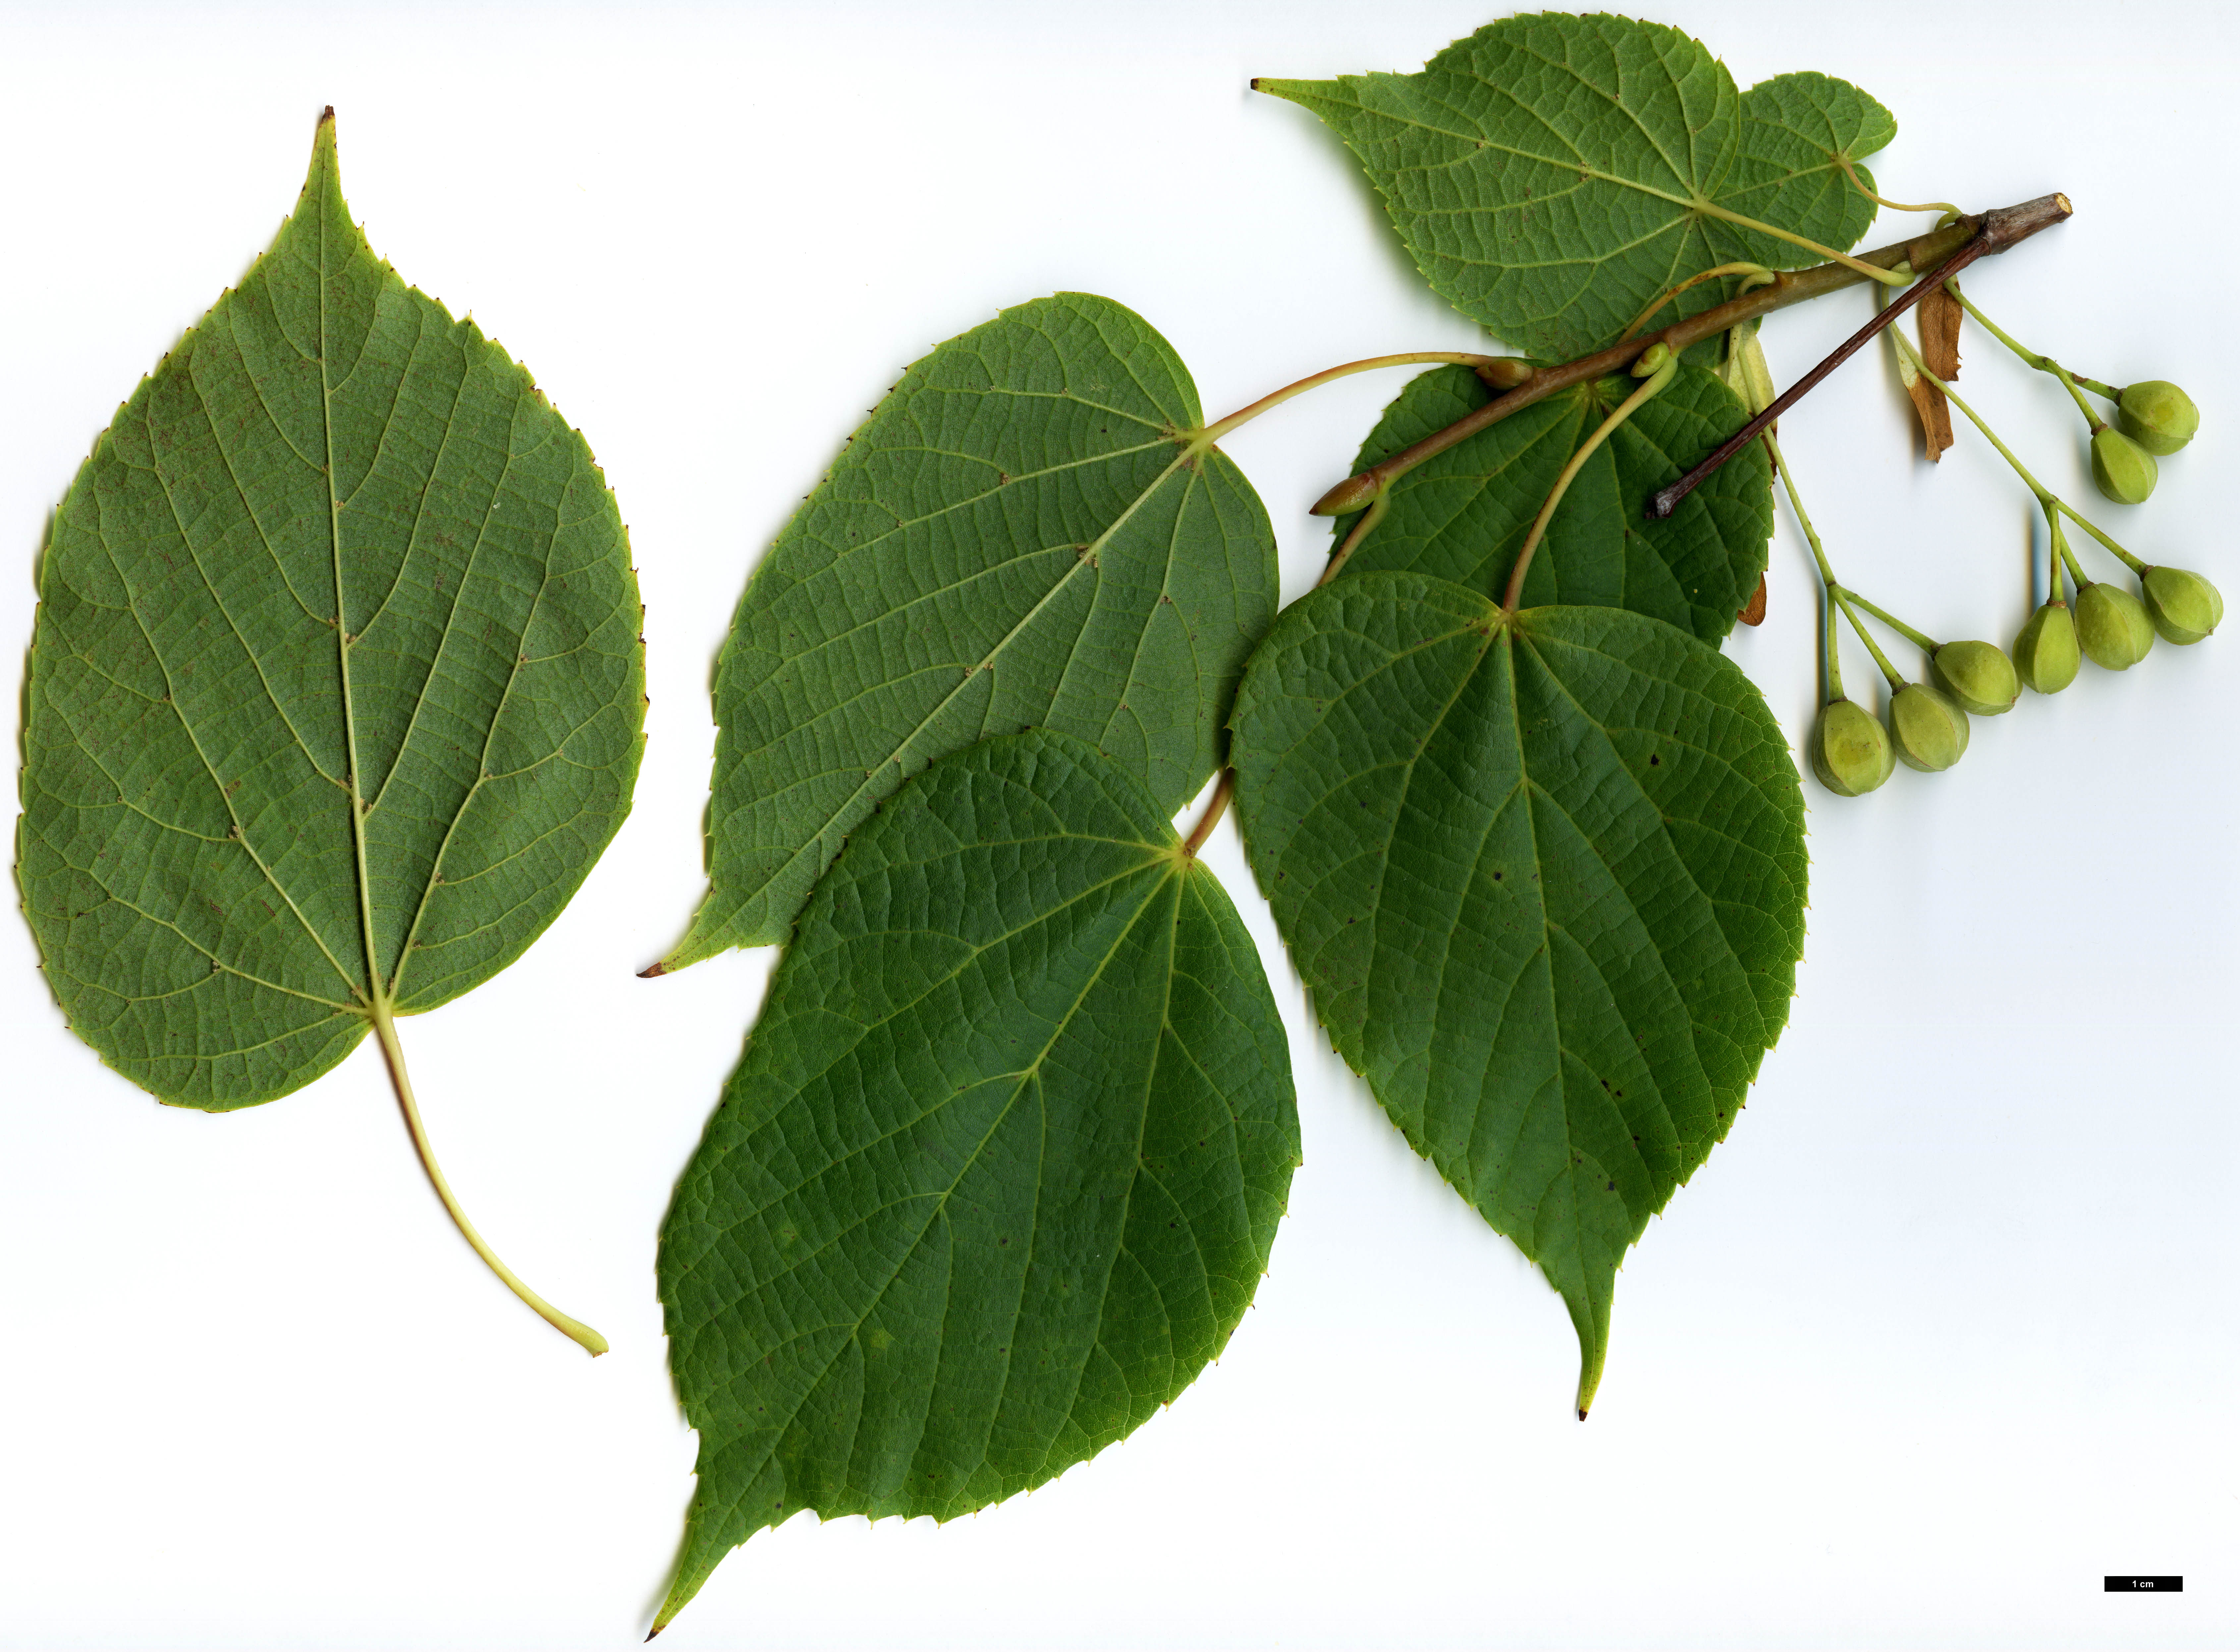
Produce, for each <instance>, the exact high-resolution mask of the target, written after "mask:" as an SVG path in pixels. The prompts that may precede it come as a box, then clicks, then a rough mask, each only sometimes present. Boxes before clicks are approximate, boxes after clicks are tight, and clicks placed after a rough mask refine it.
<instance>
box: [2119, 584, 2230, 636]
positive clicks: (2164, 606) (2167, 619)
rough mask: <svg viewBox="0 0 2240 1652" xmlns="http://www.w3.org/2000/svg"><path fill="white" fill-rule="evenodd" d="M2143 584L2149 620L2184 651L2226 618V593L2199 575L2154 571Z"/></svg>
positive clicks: (2162, 634)
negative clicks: (2185, 647) (2186, 646)
mask: <svg viewBox="0 0 2240 1652" xmlns="http://www.w3.org/2000/svg"><path fill="white" fill-rule="evenodd" d="M2139 583H2140V584H2141V585H2142V586H2143V588H2144V589H2145V590H2146V594H2147V617H2148V618H2149V619H2150V620H2152V621H2153V622H2154V626H2155V629H2156V631H2157V633H2159V634H2160V636H2161V637H2162V639H2163V642H2165V643H2177V644H2178V645H2179V646H2180V647H2181V648H2183V646H2185V645H2186V644H2187V643H2198V642H2199V641H2201V639H2202V638H2203V637H2204V636H2208V635H2209V634H2210V632H2211V631H2213V630H2215V629H2217V622H2218V621H2219V620H2221V619H2223V617H2224V593H2223V592H2222V591H2220V590H2217V587H2216V586H2214V585H2212V584H2210V583H2209V582H2208V581H2207V580H2205V579H2203V577H2202V576H2200V575H2199V574H2190V573H2188V572H2187V571H2186V570H2184V569H2183V568H2150V569H2149V570H2147V571H2146V572H2145V573H2144V574H2143V575H2142V576H2140V578H2139Z"/></svg>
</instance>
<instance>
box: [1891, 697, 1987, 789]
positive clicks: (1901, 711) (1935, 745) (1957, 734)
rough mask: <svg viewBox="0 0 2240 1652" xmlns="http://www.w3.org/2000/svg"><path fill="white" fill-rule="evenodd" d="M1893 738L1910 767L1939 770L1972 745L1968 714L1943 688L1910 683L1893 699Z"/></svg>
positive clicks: (1899, 757)
mask: <svg viewBox="0 0 2240 1652" xmlns="http://www.w3.org/2000/svg"><path fill="white" fill-rule="evenodd" d="M1890 741H1891V743H1892V744H1893V745H1895V746H1896V747H1897V760H1898V761H1899V762H1900V763H1903V764H1904V765H1905V766H1906V767H1907V768H1909V769H1921V770H1922V771H1923V772H1924V773H1927V774H1936V773H1937V772H1938V771H1940V770H1942V769H1950V767H1951V766H1952V765H1953V764H1954V763H1957V762H1959V761H1960V758H1961V756H1962V754H1963V753H1964V752H1965V751H1966V750H1967V749H1968V714H1967V713H1966V712H1965V711H1963V710H1962V709H1960V707H1959V705H1958V704H1957V703H1956V702H1955V701H1954V700H1953V699H1952V697H1951V696H1950V695H1948V694H1946V693H1945V692H1944V691H1943V689H1932V688H1930V686H1929V685H1928V684H1927V683H1907V684H1906V685H1905V686H1904V687H1903V688H1902V689H1899V690H1898V691H1897V693H1896V694H1894V695H1892V696H1890Z"/></svg>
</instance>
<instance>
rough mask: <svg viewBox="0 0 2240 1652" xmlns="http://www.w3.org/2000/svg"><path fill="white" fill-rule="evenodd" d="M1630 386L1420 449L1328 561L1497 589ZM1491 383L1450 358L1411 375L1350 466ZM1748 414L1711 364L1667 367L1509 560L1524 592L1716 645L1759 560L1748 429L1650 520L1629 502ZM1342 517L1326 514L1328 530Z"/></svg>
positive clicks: (1476, 397)
mask: <svg viewBox="0 0 2240 1652" xmlns="http://www.w3.org/2000/svg"><path fill="white" fill-rule="evenodd" d="M1634 388H1635V385H1634V383H1633V381H1632V380H1630V379H1623V378H1611V379H1605V380H1603V382H1602V383H1598V384H1583V385H1580V386H1579V387H1578V388H1577V389H1576V390H1565V391H1563V392H1561V393H1560V394H1558V395H1555V396H1550V397H1548V399H1547V400H1545V401H1543V402H1537V403H1533V405H1531V406H1530V407H1528V408H1525V409H1523V410H1521V411H1519V412H1517V413H1514V414H1512V415H1510V416H1509V417H1508V418H1505V419H1503V420H1502V421H1501V423H1498V424H1496V425H1493V426H1491V427H1490V428H1489V429H1487V430H1482V431H1480V432H1479V433H1478V434H1477V436H1472V437H1471V438H1470V440H1469V441H1467V442H1464V443H1461V444H1459V445H1458V446H1456V447H1451V448H1449V449H1448V450H1446V451H1445V452H1444V453H1442V454H1439V455H1437V456H1435V457H1433V458H1430V459H1427V460H1425V461H1424V462H1423V463H1422V464H1420V465H1417V467H1416V468H1415V469H1414V470H1410V471H1409V472H1408V473H1407V474H1406V475H1404V476H1402V477H1400V479H1399V480H1398V481H1397V482H1395V483H1393V484H1392V486H1391V488H1390V491H1389V493H1388V496H1387V497H1388V503H1387V505H1386V507H1385V512H1384V515H1383V517H1382V519H1380V520H1379V521H1378V523H1377V525H1376V526H1375V527H1374V528H1372V529H1371V530H1370V531H1369V533H1368V534H1367V535H1366V536H1364V537H1363V539H1362V541H1361V543H1359V544H1357V545H1356V546H1355V547H1354V548H1353V554H1352V555H1351V556H1350V557H1349V558H1348V559H1347V561H1346V564H1345V570H1344V575H1345V576H1350V575H1353V574H1357V573H1368V572H1372V571H1376V570H1388V571H1400V570H1407V571H1412V572H1415V573H1419V574H1430V575H1434V576H1437V577H1438V578H1441V579H1448V580H1452V581H1454V582H1455V583H1457V584H1459V585H1467V586H1469V587H1470V589H1471V590H1475V591H1477V592H1479V593H1481V594H1483V595H1490V596H1498V595H1500V594H1501V592H1502V590H1503V588H1504V587H1505V586H1506V585H1507V584H1508V583H1509V570H1510V568H1511V567H1513V566H1514V565H1515V563H1516V561H1517V550H1518V548H1519V547H1520V546H1521V545H1522V544H1523V543H1524V536H1525V535H1526V533H1527V532H1528V531H1529V530H1530V528H1531V526H1532V523H1533V519H1534V518H1535V517H1537V516H1538V515H1539V514H1540V507H1541V504H1542V503H1543V502H1544V501H1545V500H1546V498H1547V496H1548V492H1549V490H1550V489H1551V488H1552V487H1554V486H1555V483H1556V478H1557V473H1559V472H1560V471H1561V470H1563V466H1564V465H1565V464H1566V463H1569V461H1570V456H1571V455H1572V454H1573V453H1574V452H1575V451H1577V449H1578V446H1579V444H1580V443H1582V442H1583V441H1584V440H1585V439H1586V438H1587V437H1588V436H1590V435H1591V434H1592V433H1593V431H1594V430H1595V427H1596V426H1597V425H1598V424H1600V423H1602V421H1603V417H1604V416H1606V415H1607V414H1608V413H1609V412H1610V410H1611V409H1612V408H1614V407H1616V406H1617V404H1618V403H1620V402H1622V401H1623V400H1624V399H1625V397H1626V396H1627V395H1628V394H1629V393H1630V392H1631V391H1632V390H1633V389H1634ZM1491 395H1492V392H1491V391H1490V390H1487V389H1486V387H1485V385H1484V383H1483V382H1482V381H1481V380H1480V379H1479V378H1478V376H1477V374H1475V373H1473V372H1471V371H1470V370H1469V369H1468V368H1466V367H1441V368H1435V369H1434V370H1431V371H1430V372H1428V373H1424V374H1423V375H1421V376H1418V377H1417V378H1415V379H1413V380H1411V381H1410V383H1409V384H1408V387H1407V388H1406V389H1405V390H1402V391H1401V392H1400V395H1399V396H1398V397H1397V399H1396V400H1395V401H1394V402H1393V403H1392V404H1391V406H1390V407H1388V408H1386V409H1385V410H1384V416H1383V418H1382V419H1380V420H1379V421H1378V422H1377V428H1376V429H1375V430H1372V431H1370V436H1369V439H1368V441H1366V442H1364V443H1362V447H1361V456H1360V457H1359V458H1358V459H1357V460H1356V461H1355V462H1354V470H1356V471H1357V472H1359V471H1362V470H1367V469H1369V467H1370V466H1371V465H1373V464H1377V463H1381V462H1382V461H1383V460H1385V459H1387V458H1390V456H1392V455H1393V454H1395V453H1397V452H1399V451H1400V450H1402V449H1403V448H1406V447H1410V446H1412V445H1414V444H1415V443H1417V442H1418V441H1421V440H1422V439H1423V437H1425V436H1430V434H1431V433H1432V432H1434V431H1436V430H1443V429H1444V428H1445V427H1446V426H1448V425H1450V424H1451V423H1454V422H1455V421H1456V420H1457V419H1459V418H1461V417H1463V416H1464V415H1465V414H1468V413H1470V412H1472V411H1473V410H1476V409H1477V408H1480V407H1483V406H1484V405H1485V403H1486V402H1487V400H1488V399H1489V398H1490V396H1491ZM1748 418H1749V414H1748V412H1747V410H1745V409H1744V408H1743V405H1742V403H1741V402H1740V401H1738V400H1737V398H1736V396H1735V394H1734V392H1733V391H1732V390H1729V389H1728V388H1727V387H1726V385H1725V384H1724V383H1723V382H1722V381H1721V380H1720V378H1719V377H1718V376H1717V374H1715V373H1713V372H1711V371H1710V370H1707V369H1704V368H1700V367H1683V368H1681V369H1680V370H1679V372H1678V373H1677V376H1675V377H1674V379H1673V381H1672V383H1670V385H1669V386H1667V387H1666V389H1665V390H1664V392H1663V394H1662V395H1660V396H1657V397H1656V398H1655V399H1654V400H1652V401H1649V402H1645V403H1643V404H1642V405H1641V407H1640V408H1639V409H1637V410H1636V411H1635V413H1634V415H1633V416H1632V417H1631V418H1630V419H1628V420H1627V421H1626V422H1625V423H1623V424H1621V425H1619V426H1618V427H1617V430H1614V431H1612V432H1611V433H1610V439H1609V440H1608V441H1607V442H1606V443H1603V446H1602V447H1600V448H1599V449H1597V450H1596V451H1595V452H1594V454H1593V455H1591V456H1590V457H1589V458H1588V460H1587V463H1586V464H1585V465H1584V467H1583V468H1582V469H1581V470H1580V472H1579V474H1578V476H1577V477H1576V478H1574V479H1573V481H1572V483H1571V486H1570V490H1569V491H1568V492H1566V493H1565V494H1564V496H1563V503H1561V504H1559V505H1558V506H1557V507H1556V515H1555V516H1554V517H1553V518H1552V519H1551V520H1550V523H1549V524H1548V535H1547V537H1546V538H1545V539H1544V540H1543V542H1542V543H1541V545H1540V548H1539V550H1537V551H1535V552H1534V553H1533V557H1532V565H1531V566H1530V568H1529V569H1527V570H1525V575H1524V593H1523V603H1524V605H1525V606H1526V607H1531V608H1540V607H1546V606H1549V605H1550V604H1553V603H1571V604H1574V605H1578V606H1596V607H1604V608H1627V609H1631V610H1633V611H1634V612H1635V613H1637V614H1646V615H1648V616H1650V618H1652V619H1661V620H1663V621H1665V622H1666V623H1670V624H1673V625H1677V626H1679V627H1680V628H1681V629H1683V630H1687V631H1692V632H1694V633H1695V635H1697V636H1699V637H1701V638H1703V641H1705V642H1706V643H1717V642H1718V640H1719V639H1720V638H1721V637H1723V636H1725V635H1726V634H1727V633H1728V632H1729V631H1730V630H1731V629H1733V628H1734V623H1735V616H1736V615H1737V613H1738V612H1739V611H1740V610H1741V609H1742V606H1743V603H1746V602H1748V601H1749V600H1750V592H1751V591H1752V590H1756V589H1757V581H1758V576H1759V575H1760V574H1763V572H1764V571H1765V563H1766V547H1767V544H1768V543H1769V542H1770V540H1771V538H1772V536H1773V495H1772V492H1771V488H1770V484H1771V480H1772V477H1771V473H1770V468H1769V466H1768V464H1767V463H1766V456H1765V452H1764V450H1763V448H1762V447H1760V446H1758V445H1757V444H1755V443H1753V444H1752V445H1751V446H1750V448H1748V449H1747V450H1744V451H1743V452H1741V453H1738V454H1737V455H1736V456H1734V458H1732V459H1731V460H1730V461H1729V462H1728V463H1725V464H1723V465H1722V466H1721V467H1720V468H1719V469H1718V470H1715V471H1714V472H1712V474H1711V476H1710V478H1709V479H1708V480H1707V481H1706V482H1704V483H1703V485H1702V486H1700V487H1698V488H1697V490H1695V491H1694V492H1693V493H1690V495H1689V496H1687V497H1686V498H1685V499H1683V500H1682V501H1681V502H1680V507H1679V509H1678V510H1676V511H1675V512H1674V513H1673V514H1672V516H1670V517H1669V518H1667V519H1666V520H1664V521H1662V522H1650V521H1648V520H1646V519H1645V518H1644V517H1643V509H1642V508H1643V504H1644V503H1646V502H1647V501H1648V498H1649V496H1650V495H1651V494H1653V493H1655V492H1656V491H1657V490H1658V489H1659V488H1662V487H1663V486H1664V485H1665V484H1666V483H1670V482H1673V481H1676V480H1677V479H1678V477H1679V476H1681V475H1682V474H1683V473H1684V472H1685V471H1686V470H1689V469H1690V467H1691V466H1692V465H1694V464H1695V463H1696V462H1697V460H1699V459H1701V458H1702V457H1703V456H1704V455H1705V454H1707V453H1709V452H1710V450H1712V449H1713V448H1714V447H1716V446H1717V445H1718V444H1719V443H1721V442H1723V441H1724V440H1725V439H1726V438H1727V437H1728V436H1732V435H1733V434H1734V433H1735V432H1736V431H1737V430H1740V429H1741V428H1742V427H1743V423H1745V422H1746V421H1747V419H1748ZM1357 520H1358V518H1356V517H1346V518H1344V519H1343V520H1342V521H1340V522H1339V523H1337V534H1338V536H1340V538H1341V540H1343V536H1344V535H1346V534H1347V533H1348V532H1350V530H1351V529H1352V527H1353V524H1354V523H1355V522H1356V521H1357Z"/></svg>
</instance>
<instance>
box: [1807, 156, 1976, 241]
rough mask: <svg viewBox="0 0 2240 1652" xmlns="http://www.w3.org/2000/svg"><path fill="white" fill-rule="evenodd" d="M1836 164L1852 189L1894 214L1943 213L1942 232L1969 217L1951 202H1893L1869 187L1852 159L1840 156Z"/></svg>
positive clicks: (1939, 220)
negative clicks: (1957, 219) (1951, 224)
mask: <svg viewBox="0 0 2240 1652" xmlns="http://www.w3.org/2000/svg"><path fill="white" fill-rule="evenodd" d="M1836 164H1837V165H1838V166H1840V167H1842V168H1843V176H1844V177H1847V178H1849V179H1850V180H1851V187H1852V188H1853V189H1855V190H1857V191H1858V192H1859V193H1860V194H1861V195H1863V196H1865V197H1867V199H1868V200H1870V201H1872V202H1873V203H1875V204H1876V205H1877V206H1885V207H1888V208H1889V209H1890V210H1891V211H1893V212H1941V213H1943V215H1944V216H1943V217H1941V218H1939V219H1938V220H1937V228H1938V229H1940V230H1941V229H1943V227H1944V226H1945V225H1946V224H1948V223H1951V222H1952V221H1953V220H1954V219H1956V218H1961V217H1965V216H1967V215H1966V214H1965V213H1963V212H1962V211H1961V210H1960V209H1959V208H1958V207H1957V206H1954V205H1953V204H1952V203H1951V202H1950V201H1919V202H1914V203H1906V202H1904V201H1893V200H1891V199H1890V197H1888V196H1886V195H1877V194H1876V193H1875V192H1874V191H1873V190H1870V189H1869V188H1868V187H1867V181H1866V180H1865V179H1864V178H1863V177H1860V176H1859V174H1858V170H1857V168H1855V167H1853V166H1852V164H1851V160H1850V157H1849V156H1847V155H1838V156H1837V157H1836Z"/></svg>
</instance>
